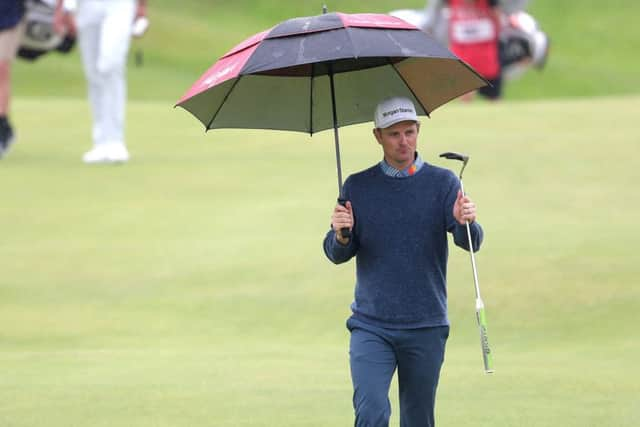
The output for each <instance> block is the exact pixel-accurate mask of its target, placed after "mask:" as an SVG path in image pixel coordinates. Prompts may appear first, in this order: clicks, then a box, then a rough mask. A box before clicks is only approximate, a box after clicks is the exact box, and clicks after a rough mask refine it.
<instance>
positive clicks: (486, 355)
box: [440, 152, 493, 374]
mask: <svg viewBox="0 0 640 427" xmlns="http://www.w3.org/2000/svg"><path fill="white" fill-rule="evenodd" d="M440 157H444V158H445V159H449V160H458V161H461V162H462V169H461V170H460V176H459V178H460V190H462V195H464V194H465V193H464V185H463V184H462V172H464V168H465V167H467V163H468V162H469V156H467V155H464V154H460V153H453V152H447V153H442V154H440ZM466 226H467V238H468V239H469V253H470V254H471V268H472V269H473V281H474V283H475V285H476V319H477V320H478V327H479V328H480V344H481V346H482V361H483V362H484V372H485V373H486V374H491V373H493V360H492V357H491V349H490V348H489V337H488V336H487V316H486V314H485V311H484V302H483V301H482V298H481V297H480V285H479V284H478V270H477V269H476V258H475V255H474V254H473V242H472V241H471V229H470V228H469V221H467V224H466Z"/></svg>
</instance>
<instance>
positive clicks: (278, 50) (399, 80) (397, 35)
mask: <svg viewBox="0 0 640 427" xmlns="http://www.w3.org/2000/svg"><path fill="white" fill-rule="evenodd" d="M486 84H487V82H486V81H485V80H484V79H483V78H482V77H481V76H480V75H479V74H478V73H476V72H475V71H474V70H473V69H472V68H470V67H469V66H468V65H467V64H465V63H464V62H462V61H461V60H460V59H458V58H457V57H456V56H455V55H454V54H452V53H451V52H450V51H449V50H448V49H446V48H445V47H443V46H442V45H440V44H439V43H438V42H437V41H435V39H433V38H432V37H430V36H428V35H427V34H425V33H423V32H422V31H420V30H419V29H418V28H416V27H414V26H413V25H411V24H408V23H407V22H405V21H403V20H401V19H399V18H396V17H393V16H389V15H381V14H344V13H325V14H322V15H318V16H310V17H304V18H294V19H289V20H287V21H284V22H282V23H281V24H279V25H276V26H275V27H273V28H271V29H269V30H266V31H263V32H261V33H259V34H256V35H254V36H252V37H250V38H248V39H247V40H245V41H243V42H242V43H240V44H239V45H237V46H236V47H234V48H233V49H231V50H230V51H229V52H228V53H227V54H225V55H224V56H222V58H220V59H219V60H218V61H217V62H216V63H215V64H213V66H212V67H211V68H209V70H207V72H205V73H204V74H203V75H202V77H200V78H199V79H198V81H197V82H196V83H195V84H194V85H193V86H192V87H191V88H190V89H189V90H188V91H187V93H186V94H185V95H184V96H183V97H182V98H181V99H180V100H179V101H178V103H177V106H180V107H183V108H184V109H186V110H187V111H189V112H191V113H192V114H193V115H194V116H196V117H197V118H198V120H200V121H201V122H202V123H203V124H204V125H205V127H206V129H207V130H208V129H216V128H250V129H277V130H291V131H299V132H306V133H309V134H313V133H315V132H319V131H322V130H326V129H330V128H333V129H334V133H335V144H336V159H337V168H338V190H339V194H340V196H342V171H341V165H340V147H339V139H338V128H339V127H340V126H345V125H350V124H355V123H362V122H367V121H371V120H372V118H373V112H374V109H375V107H376V105H377V104H378V102H380V101H381V100H383V99H385V98H388V97H391V96H405V97H407V98H409V99H411V100H413V102H414V104H415V106H416V109H417V110H418V111H417V113H418V114H419V115H427V116H428V115H429V114H430V113H431V112H432V111H433V110H435V109H436V108H438V107H439V106H441V105H442V104H444V103H446V102H448V101H450V100H452V99H454V98H456V97H458V96H460V95H462V94H464V93H466V92H469V91H472V90H475V89H477V88H479V87H482V86H485V85H486Z"/></svg>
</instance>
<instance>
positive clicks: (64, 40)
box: [18, 0, 76, 61]
mask: <svg viewBox="0 0 640 427" xmlns="http://www.w3.org/2000/svg"><path fill="white" fill-rule="evenodd" d="M55 5H56V2H55V0H27V1H26V14H25V21H26V25H25V31H24V35H23V37H22V40H21V42H20V47H19V49H18V57H19V58H22V59H24V60H27V61H35V60H36V59H38V58H39V57H41V56H42V55H45V54H47V53H49V52H53V51H57V52H60V53H69V52H71V50H72V49H73V47H74V45H75V41H76V40H75V37H74V36H72V35H70V34H65V35H60V34H57V33H56V32H55V31H54V29H53V17H54V14H55Z"/></svg>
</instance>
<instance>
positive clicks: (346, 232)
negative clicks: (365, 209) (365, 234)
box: [338, 197, 351, 239]
mask: <svg viewBox="0 0 640 427" xmlns="http://www.w3.org/2000/svg"><path fill="white" fill-rule="evenodd" d="M338 203H339V204H340V205H341V206H345V207H346V206H347V199H343V198H342V197H338ZM340 235H341V236H342V238H343V239H350V238H351V230H349V229H348V228H341V229H340Z"/></svg>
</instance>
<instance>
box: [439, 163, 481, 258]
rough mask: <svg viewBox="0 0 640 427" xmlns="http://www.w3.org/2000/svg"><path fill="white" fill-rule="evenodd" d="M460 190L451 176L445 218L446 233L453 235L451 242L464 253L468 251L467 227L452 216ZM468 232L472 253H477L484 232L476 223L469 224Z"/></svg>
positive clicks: (455, 179)
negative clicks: (469, 232)
mask: <svg viewBox="0 0 640 427" xmlns="http://www.w3.org/2000/svg"><path fill="white" fill-rule="evenodd" d="M459 189H460V181H459V180H458V178H457V177H456V176H455V175H453V174H452V175H451V180H450V184H449V186H448V190H447V193H446V195H445V203H444V205H445V218H446V223H447V231H448V232H449V233H451V234H452V235H453V242H454V243H455V244H456V246H458V247H461V248H462V249H464V250H465V251H468V250H469V238H468V236H467V226H466V225H465V224H459V223H458V221H456V218H455V217H454V216H453V205H454V203H455V202H456V198H457V197H458V190H459ZM469 231H471V243H472V244H473V251H474V252H478V251H479V250H480V245H482V240H483V238H484V232H483V230H482V227H481V226H480V224H478V222H477V221H474V222H472V223H471V224H469Z"/></svg>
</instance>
